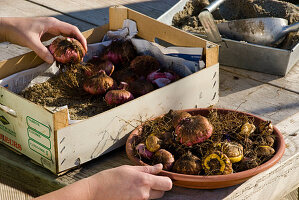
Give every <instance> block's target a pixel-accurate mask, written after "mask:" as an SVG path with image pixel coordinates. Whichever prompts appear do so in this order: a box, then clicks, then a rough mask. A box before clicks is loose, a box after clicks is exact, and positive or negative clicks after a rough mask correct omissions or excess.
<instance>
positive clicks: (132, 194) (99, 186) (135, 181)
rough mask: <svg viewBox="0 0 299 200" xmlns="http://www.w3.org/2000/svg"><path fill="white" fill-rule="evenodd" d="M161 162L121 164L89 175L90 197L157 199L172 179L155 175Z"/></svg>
mask: <svg viewBox="0 0 299 200" xmlns="http://www.w3.org/2000/svg"><path fill="white" fill-rule="evenodd" d="M162 167H163V166H162V164H158V165H154V166H128V165H123V166H120V167H117V168H113V169H109V170H105V171H102V172H100V173H97V174H95V175H93V176H91V177H89V178H88V179H89V188H90V190H89V191H90V196H91V197H94V198H92V199H109V200H114V199H117V200H139V199H142V200H143V199H157V198H161V197H162V196H163V195H164V192H165V191H168V190H171V188H172V181H171V179H170V178H168V177H165V176H157V175H156V174H158V173H159V172H160V171H161V170H162Z"/></svg>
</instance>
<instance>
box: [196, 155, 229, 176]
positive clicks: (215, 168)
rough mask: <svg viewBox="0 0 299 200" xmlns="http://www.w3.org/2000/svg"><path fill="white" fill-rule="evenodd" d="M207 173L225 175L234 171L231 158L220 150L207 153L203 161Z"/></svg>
mask: <svg viewBox="0 0 299 200" xmlns="http://www.w3.org/2000/svg"><path fill="white" fill-rule="evenodd" d="M202 166H203V169H204V170H205V174H206V175H225V174H231V173H232V172H233V168H232V163H231V162H230V159H229V158H228V157H227V156H226V155H225V154H223V153H222V152H220V151H215V152H212V153H209V154H208V155H206V156H205V157H204V159H203V161H202Z"/></svg>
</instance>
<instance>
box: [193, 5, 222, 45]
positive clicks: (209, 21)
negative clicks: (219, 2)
mask: <svg viewBox="0 0 299 200" xmlns="http://www.w3.org/2000/svg"><path fill="white" fill-rule="evenodd" d="M198 18H199V21H200V23H201V25H202V26H203V27H204V29H205V32H206V35H207V37H208V40H209V41H212V42H215V43H220V42H221V41H222V39H221V36H220V33H219V30H218V27H217V25H216V23H215V21H214V17H213V15H212V14H211V13H210V12H209V11H208V10H204V11H202V12H200V13H199V15H198Z"/></svg>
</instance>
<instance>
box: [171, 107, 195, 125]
mask: <svg viewBox="0 0 299 200" xmlns="http://www.w3.org/2000/svg"><path fill="white" fill-rule="evenodd" d="M188 117H191V114H190V113H188V112H184V111H183V112H180V111H173V112H172V124H173V127H174V128H175V127H177V125H178V124H179V123H180V121H181V120H183V119H185V118H188Z"/></svg>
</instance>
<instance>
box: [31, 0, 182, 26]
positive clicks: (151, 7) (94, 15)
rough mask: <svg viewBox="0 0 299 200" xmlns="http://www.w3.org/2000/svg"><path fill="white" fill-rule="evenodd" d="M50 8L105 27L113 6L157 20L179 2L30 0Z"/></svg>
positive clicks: (146, 0) (172, 0)
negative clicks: (131, 10)
mask: <svg viewBox="0 0 299 200" xmlns="http://www.w3.org/2000/svg"><path fill="white" fill-rule="evenodd" d="M30 2H34V3H37V4H40V5H45V6H47V7H48V8H52V9H55V10H57V11H60V12H62V13H66V14H67V15H69V16H72V17H75V18H79V19H82V20H86V21H88V22H92V23H93V24H97V25H103V24H106V23H108V17H107V16H108V8H109V7H110V6H113V5H124V6H126V7H128V8H131V9H133V10H136V11H139V12H141V13H144V14H146V15H148V16H150V17H153V18H157V17H159V16H160V15H161V14H163V13H164V12H165V11H167V10H168V9H170V8H171V7H172V6H173V5H175V3H177V2H178V0H154V1H149V0H115V1H102V0H89V1H81V0H66V1H60V0H51V1H48V0H30Z"/></svg>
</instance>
